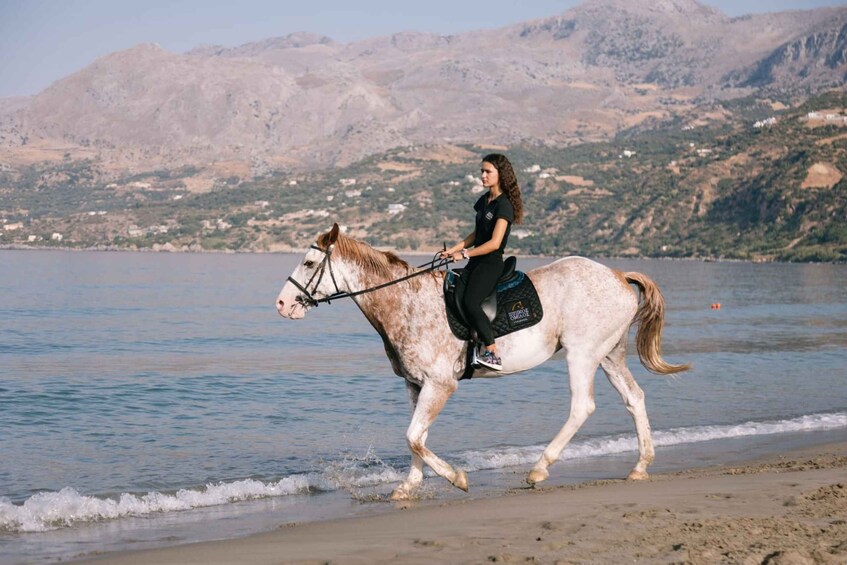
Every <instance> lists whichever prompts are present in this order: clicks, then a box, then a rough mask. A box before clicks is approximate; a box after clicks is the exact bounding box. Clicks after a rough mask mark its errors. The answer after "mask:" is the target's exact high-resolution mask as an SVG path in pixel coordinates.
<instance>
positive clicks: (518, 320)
mask: <svg viewBox="0 0 847 565" xmlns="http://www.w3.org/2000/svg"><path fill="white" fill-rule="evenodd" d="M506 310H507V311H508V312H509V323H510V324H512V325H513V326H514V325H518V324H526V323H528V322H531V321H532V316H531V314H530V312H529V307H527V306H524V303H523V300H518V301H517V302H512V303H511V304H507V305H506Z"/></svg>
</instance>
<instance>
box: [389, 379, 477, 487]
mask: <svg viewBox="0 0 847 565" xmlns="http://www.w3.org/2000/svg"><path fill="white" fill-rule="evenodd" d="M456 388H458V384H457V383H456V381H449V382H446V383H430V382H425V383H424V385H423V386H422V387H421V388H420V390H419V392H418V394H417V402H416V403H415V408H414V411H413V414H412V422H411V424H409V429H408V430H407V431H406V441H407V442H408V444H409V450H410V451H411V452H412V468H411V470H410V471H409V477H408V478H407V480H406V481H405V482H404V483H402V484H400V485H399V486H398V487H397V488H396V489H394V492H393V493H392V494H391V498H392V499H394V500H403V499H407V498H409V497H410V496H412V495H413V494H414V492H415V490H417V488H418V487H419V486H420V484H421V481H422V480H423V463H426V464H427V465H429V467H430V468H431V469H432V470H433V471H435V473H436V474H437V475H439V476H441V477H444V478H445V479H447V480H448V481H450V484H452V485H453V486H455V487H458V488H460V489H462V490H463V491H466V492H467V490H468V476H467V474H466V473H465V472H464V471H462V470H457V469H454V468H453V467H451V466H450V465H449V464H448V463H447V462H445V461H444V460H442V459H441V458H439V457H438V456H437V455H436V454H435V453H433V452H432V451H430V450H429V449H428V448H427V447H426V438H427V434H428V432H429V426H430V425H432V423H433V422H434V421H435V418H437V417H438V414H440V413H441V410H442V408H444V405H445V404H446V403H447V399H448V398H450V396H451V395H452V394H453V393H454V392H456ZM411 394H412V391H411V390H410V395H411Z"/></svg>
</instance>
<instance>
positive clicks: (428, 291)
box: [347, 267, 441, 341]
mask: <svg viewBox="0 0 847 565" xmlns="http://www.w3.org/2000/svg"><path fill="white" fill-rule="evenodd" d="M408 274H409V273H407V272H406V270H405V269H402V268H399V267H396V268H392V269H391V277H390V278H386V277H383V276H380V275H377V274H376V273H373V272H367V271H365V270H363V269H361V268H358V267H353V268H351V269H350V271H349V273H348V277H347V281H348V286H350V287H351V288H350V289H349V291H350V292H355V291H357V290H364V289H367V288H373V287H375V286H378V285H381V284H385V283H387V282H390V281H393V280H397V279H400V278H402V277H405V276H407V275H408ZM440 288H441V287H440V283H439V282H438V281H437V280H435V279H434V277H433V275H432V274H430V273H425V274H422V275H418V276H416V277H413V278H411V279H409V280H407V281H403V282H400V283H397V284H393V285H389V286H386V287H385V288H381V289H379V290H376V291H374V292H368V293H365V294H362V295H360V296H357V297H355V298H354V300H355V301H356V304H357V305H358V306H359V308H360V309H361V310H362V313H363V314H364V315H365V317H366V318H367V319H368V321H369V322H370V323H371V325H372V326H373V327H374V328H375V329H376V330H377V331H378V332H379V333H380V335H382V337H383V338H387V339H390V340H392V341H393V338H394V337H396V334H397V333H398V332H402V331H404V330H403V328H405V327H406V326H407V325H408V321H407V320H405V318H404V316H403V315H402V313H403V312H404V311H407V310H408V305H409V304H410V303H412V302H414V303H416V304H417V303H428V302H437V301H438V296H439V289H440ZM418 311H419V313H420V314H421V315H425V313H426V312H427V309H426V308H421V309H418Z"/></svg>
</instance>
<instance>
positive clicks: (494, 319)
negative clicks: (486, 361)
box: [444, 257, 544, 341]
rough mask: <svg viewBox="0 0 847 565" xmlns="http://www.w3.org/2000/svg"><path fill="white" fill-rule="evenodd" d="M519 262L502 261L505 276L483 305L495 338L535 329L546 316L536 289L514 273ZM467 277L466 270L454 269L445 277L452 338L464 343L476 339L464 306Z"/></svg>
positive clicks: (520, 274) (520, 272)
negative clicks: (532, 327)
mask: <svg viewBox="0 0 847 565" xmlns="http://www.w3.org/2000/svg"><path fill="white" fill-rule="evenodd" d="M516 262H517V261H516V259H515V257H509V258H508V259H506V260H505V261H504V262H503V273H502V274H501V275H500V278H499V279H498V280H497V287H496V288H495V289H494V292H493V293H492V294H491V296H489V297H488V298H486V299H485V300H484V301H483V303H482V309H483V311H484V312H485V315H486V316H488V319H489V320H490V321H491V327H492V329H493V330H494V337H500V336H504V335H507V334H510V333H512V332H516V331H518V330H522V329H524V328H528V327H531V326H534V325H535V324H537V323H538V322H540V321H541V318H542V316H543V315H544V311H543V310H542V308H541V300H539V298H538V293H537V292H536V291H535V286H533V284H532V281H531V280H529V277H528V276H526V274H525V273H523V272H522V271H517V270H515V264H516ZM467 276H468V273H467V272H466V271H465V269H455V270H452V271H447V276H445V277H444V302H445V306H446V309H447V322H448V324H449V325H450V330H451V331H452V332H453V335H455V336H456V337H457V338H459V339H462V340H465V341H469V340H471V339H472V338H473V337H474V336H473V331H472V330H471V329H470V327H469V326H470V324H469V323H468V318H467V315H466V314H465V312H464V308H463V307H462V298H463V297H464V295H465V288H466V282H467Z"/></svg>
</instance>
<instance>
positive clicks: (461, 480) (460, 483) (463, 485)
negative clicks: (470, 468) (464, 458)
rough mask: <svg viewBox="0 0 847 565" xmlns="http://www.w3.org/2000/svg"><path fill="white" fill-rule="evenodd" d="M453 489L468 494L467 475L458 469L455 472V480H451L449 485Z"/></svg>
mask: <svg viewBox="0 0 847 565" xmlns="http://www.w3.org/2000/svg"><path fill="white" fill-rule="evenodd" d="M451 484H452V485H453V486H454V487H456V488H460V489H462V490H463V491H465V492H468V474H467V473H465V472H464V471H462V470H461V469H458V470H457V471H456V478H455V479H453V481H452V483H451Z"/></svg>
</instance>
